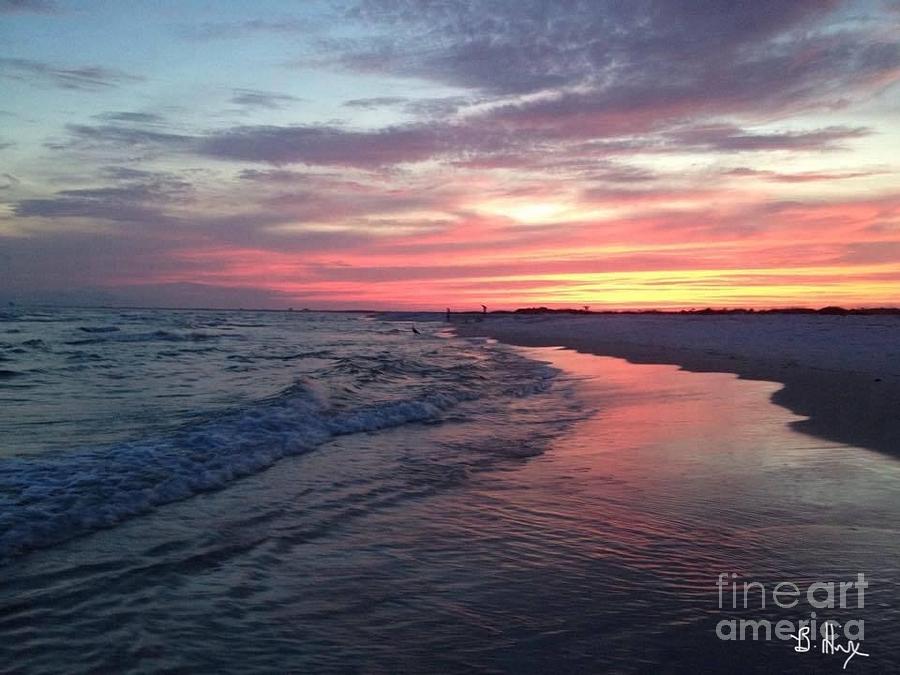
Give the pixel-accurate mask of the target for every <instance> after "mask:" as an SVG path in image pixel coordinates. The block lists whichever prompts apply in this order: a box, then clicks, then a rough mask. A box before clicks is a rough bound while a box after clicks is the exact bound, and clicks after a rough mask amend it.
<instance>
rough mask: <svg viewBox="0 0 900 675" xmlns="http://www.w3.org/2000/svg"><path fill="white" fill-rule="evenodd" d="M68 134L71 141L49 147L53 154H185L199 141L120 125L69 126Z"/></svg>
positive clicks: (168, 133)
mask: <svg viewBox="0 0 900 675" xmlns="http://www.w3.org/2000/svg"><path fill="white" fill-rule="evenodd" d="M66 131H67V132H68V133H69V137H68V139H66V140H65V141H61V142H57V141H53V142H49V143H47V147H49V148H51V149H54V150H71V149H81V150H85V149H97V148H128V149H134V148H155V149H168V150H183V149H188V148H190V147H191V146H192V145H193V144H195V143H196V138H194V137H193V136H189V135H185V134H175V133H170V132H165V131H160V130H154V129H146V128H140V127H133V126H124V125H119V124H101V125H90V124H68V125H66Z"/></svg>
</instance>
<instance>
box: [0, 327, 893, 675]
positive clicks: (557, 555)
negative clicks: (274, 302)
mask: <svg viewBox="0 0 900 675" xmlns="http://www.w3.org/2000/svg"><path fill="white" fill-rule="evenodd" d="M416 327H417V329H418V330H419V331H420V333H419V334H418V335H417V334H414V333H413V332H412V330H411V324H410V323H409V322H387V321H380V320H377V319H373V318H369V317H366V316H364V315H353V314H316V313H275V312H205V311H204V312H201V311H196V312H195V311H143V310H141V311H139V310H52V311H51V310H44V311H30V312H21V313H17V314H16V315H7V316H5V317H4V318H3V320H2V321H0V354H2V358H3V361H2V363H0V366H2V370H3V379H2V380H0V406H2V407H0V574H2V583H0V672H2V673H60V672H74V673H82V672H83V673H88V672H104V673H107V672H115V673H120V672H137V673H145V672H146V673H157V672H171V673H176V672H177V673H227V672H234V673H248V672H251V673H294V672H296V673H313V672H315V673H320V672H321V673H346V672H358V673H398V672H413V673H430V672H448V673H468V672H495V673H501V672H502V673H548V672H554V673H584V672H626V673H629V672H634V673H643V672H648V673H649V672H654V673H657V672H698V671H699V672H838V671H841V667H842V664H843V658H838V656H837V655H823V654H821V653H816V652H815V651H813V652H811V653H805V654H800V653H796V652H794V651H793V649H792V646H791V644H789V643H784V642H776V641H769V642H758V641H745V642H725V641H721V640H719V639H717V638H716V634H715V628H716V625H717V622H719V621H720V620H722V619H728V618H732V617H742V618H743V617H751V618H771V619H776V618H800V619H805V618H808V616H809V613H810V608H809V607H808V606H803V605H801V606H800V607H798V608H796V609H795V610H790V611H778V610H775V609H774V608H773V607H772V606H771V603H770V604H769V605H768V606H767V607H766V608H757V607H750V608H749V609H746V608H733V607H728V606H725V607H720V606H719V604H718V600H719V597H718V593H717V588H716V585H715V584H716V580H717V578H718V576H719V575H720V574H722V573H726V574H736V575H738V577H739V578H740V579H741V580H744V579H753V580H757V581H759V582H760V583H764V584H766V585H767V587H768V588H771V587H772V586H773V585H774V584H776V583H778V582H780V581H791V582H796V583H798V585H808V584H810V583H812V582H814V581H816V580H823V581H829V580H837V581H846V580H853V579H855V578H856V575H857V574H858V573H860V572H862V573H864V574H865V575H866V578H867V579H868V580H869V582H870V587H869V589H868V591H867V595H866V601H867V602H866V604H865V606H864V607H862V608H857V607H851V608H848V609H846V610H844V609H841V610H835V611H833V612H831V613H829V612H828V611H822V612H821V615H822V616H823V617H824V616H826V615H827V616H828V617H829V618H837V619H839V620H841V621H846V620H848V619H860V618H861V619H863V620H864V621H865V622H866V623H865V626H866V628H865V630H866V634H865V649H864V650H863V651H865V652H867V653H869V656H867V657H863V656H856V657H854V658H853V659H852V661H851V662H850V663H849V664H848V665H847V670H846V672H853V671H856V672H889V671H891V670H892V669H896V668H897V667H900V661H898V656H897V655H898V653H900V638H898V637H897V635H896V631H895V630H894V627H895V625H896V621H897V619H898V618H900V617H898V607H900V586H898V581H897V580H898V579H900V575H898V572H900V563H898V561H900V537H897V525H896V523H898V522H900V518H898V516H900V466H898V463H897V461H896V460H895V459H893V458H891V457H887V456H884V455H880V454H878V453H873V452H869V451H866V450H864V449H862V448H851V447H847V446H841V445H837V444H834V443H828V442H826V441H822V440H820V439H814V438H811V437H808V436H805V435H803V434H801V433H798V432H797V431H795V430H794V429H792V428H791V427H790V426H789V423H790V422H791V421H793V420H794V419H796V418H795V417H794V416H792V415H790V414H789V413H787V412H786V411H784V410H783V409H781V408H779V407H777V406H775V405H773V404H772V403H771V402H770V400H769V397H770V396H771V394H772V393H773V392H774V391H775V390H776V389H777V385H775V384H772V383H766V382H747V381H742V380H738V379H737V378H735V377H733V376H731V375H725V374H716V373H704V374H697V373H686V372H683V371H679V370H678V369H676V368H674V367H671V366H652V365H634V364H629V363H627V362H625V361H622V360H620V359H611V358H602V357H595V356H590V355H582V354H577V353H574V352H571V351H568V350H556V349H516V348H510V347H505V346H502V345H498V344H496V343H493V342H491V341H485V340H477V339H474V340H464V339H460V338H456V337H454V336H452V335H451V334H449V333H447V332H446V331H445V330H444V328H443V327H442V324H440V323H417V324H416ZM726 597H727V596H726Z"/></svg>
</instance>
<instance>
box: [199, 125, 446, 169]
mask: <svg viewBox="0 0 900 675" xmlns="http://www.w3.org/2000/svg"><path fill="white" fill-rule="evenodd" d="M443 147H445V145H444V143H443V140H442V138H441V137H440V136H439V135H438V134H436V133H435V130H434V129H432V128H429V127H424V126H423V127H418V126H399V127H388V128H385V129H380V130H378V131H352V130H346V129H341V128H338V127H330V126H283V127H278V126H245V127H235V128H232V129H227V130H224V131H219V132H213V133H211V134H209V135H208V136H206V137H204V138H203V139H201V140H200V142H199V145H198V148H197V151H198V153H199V154H201V155H206V156H209V157H216V158H219V159H229V160H238V161H250V162H269V163H271V164H292V163H304V164H323V165H341V166H356V167H362V168H376V167H380V166H386V165H390V164H396V163H400V162H417V161H422V160H426V159H429V158H431V157H433V156H434V155H436V154H437V153H438V152H440V151H441V149H442V148H443Z"/></svg>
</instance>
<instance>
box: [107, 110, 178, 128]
mask: <svg viewBox="0 0 900 675" xmlns="http://www.w3.org/2000/svg"><path fill="white" fill-rule="evenodd" d="M94 117H95V118H96V119H100V120H104V121H106V122H116V123H119V122H121V123H124V124H148V125H159V124H163V123H165V121H166V120H165V118H164V117H163V116H162V115H158V114H156V113H146V112H133V111H119V112H106V113H101V114H99V115H95V116H94Z"/></svg>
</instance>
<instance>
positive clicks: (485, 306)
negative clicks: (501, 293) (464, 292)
mask: <svg viewBox="0 0 900 675" xmlns="http://www.w3.org/2000/svg"><path fill="white" fill-rule="evenodd" d="M481 313H482V314H487V305H482V306H481Z"/></svg>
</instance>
